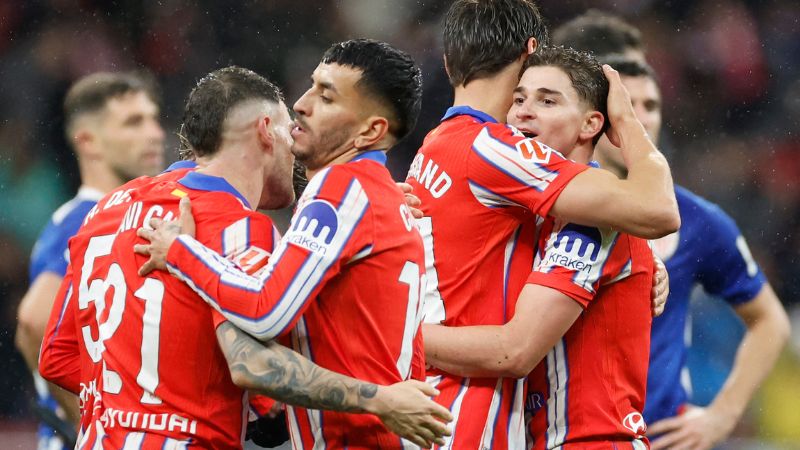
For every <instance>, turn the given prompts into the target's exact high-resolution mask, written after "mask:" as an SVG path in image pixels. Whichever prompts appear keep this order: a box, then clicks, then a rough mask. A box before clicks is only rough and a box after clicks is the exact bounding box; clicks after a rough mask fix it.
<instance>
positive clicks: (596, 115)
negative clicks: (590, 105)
mask: <svg viewBox="0 0 800 450" xmlns="http://www.w3.org/2000/svg"><path fill="white" fill-rule="evenodd" d="M604 123H605V118H604V117H603V113H601V112H600V111H589V112H587V113H586V115H585V116H584V118H583V123H582V124H581V134H580V138H581V140H586V141H590V140H592V139H593V138H594V137H595V136H597V134H599V133H600V131H601V130H602V129H603V124H604Z"/></svg>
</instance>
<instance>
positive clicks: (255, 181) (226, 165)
mask: <svg viewBox="0 0 800 450" xmlns="http://www.w3.org/2000/svg"><path fill="white" fill-rule="evenodd" d="M218 152H219V154H218V155H216V157H214V158H211V159H209V160H208V162H207V163H206V164H205V166H204V167H200V168H199V169H197V172H199V173H203V174H206V175H211V176H214V177H220V178H224V179H225V181H227V182H228V184H230V185H231V186H233V188H234V189H236V191H237V192H239V193H240V194H242V196H243V197H244V198H245V199H247V202H248V203H249V204H250V206H251V208H253V209H255V208H257V207H258V204H259V202H260V200H261V194H262V191H263V189H264V172H263V170H264V169H263V165H262V164H258V163H255V162H251V161H249V160H248V159H247V158H246V157H245V158H242V157H237V156H241V155H237V154H235V153H233V152H225V153H223V149H220V150H218Z"/></svg>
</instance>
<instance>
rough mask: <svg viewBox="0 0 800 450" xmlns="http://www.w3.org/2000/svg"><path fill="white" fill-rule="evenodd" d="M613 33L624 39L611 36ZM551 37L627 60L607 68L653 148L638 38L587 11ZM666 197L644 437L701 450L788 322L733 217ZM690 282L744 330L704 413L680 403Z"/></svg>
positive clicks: (616, 164)
mask: <svg viewBox="0 0 800 450" xmlns="http://www.w3.org/2000/svg"><path fill="white" fill-rule="evenodd" d="M614 35H617V36H627V38H625V39H618V38H612V37H611V36H614ZM555 36H556V39H558V38H559V36H563V40H559V43H561V44H565V45H571V46H576V48H580V49H583V50H588V51H597V52H599V51H611V52H613V53H617V54H624V55H628V56H629V58H628V59H627V60H626V59H625V58H621V59H620V58H614V59H613V60H609V62H610V63H611V64H612V65H613V66H614V67H615V68H617V69H618V70H619V71H620V74H621V79H622V82H623V84H625V87H626V88H627V89H628V92H629V93H630V95H631V100H632V102H633V106H634V110H635V111H636V115H637V117H639V120H641V122H642V124H643V125H644V126H645V129H646V130H647V132H648V133H649V134H650V136H651V137H652V138H653V139H654V140H655V141H657V140H658V136H659V132H660V130H661V103H662V102H661V93H660V89H659V87H658V83H657V81H656V78H655V75H654V73H653V71H652V69H651V68H650V67H649V66H648V65H647V64H646V63H644V62H643V60H644V56H643V55H644V48H643V45H642V43H641V40H640V37H639V31H638V30H637V29H636V28H634V27H633V26H631V25H629V24H627V23H625V22H624V21H622V20H621V19H619V18H616V17H613V16H608V15H601V14H598V13H593V14H591V15H586V16H580V17H578V18H576V19H573V20H572V21H570V22H568V23H566V24H564V25H563V26H562V27H560V28H559V30H558V31H556V32H555ZM611 41H615V42H621V43H624V45H619V46H618V47H616V48H613V49H607V48H596V47H595V44H594V43H597V42H611ZM637 54H639V55H641V56H636V55H637ZM630 56H632V57H633V58H630ZM596 156H597V159H598V161H600V164H601V165H602V167H604V168H606V169H608V170H610V171H612V172H613V173H615V174H617V175H618V176H620V177H625V176H626V174H627V171H626V170H625V166H624V164H623V162H622V161H621V159H620V158H619V156H618V152H617V151H616V150H615V149H614V148H613V147H611V146H610V145H609V144H608V142H605V141H604V140H601V141H600V143H599V144H598V146H597V151H596ZM675 195H676V197H677V199H678V208H679V210H680V213H681V218H682V220H681V223H682V224H681V227H680V229H679V230H678V231H677V232H675V233H674V234H670V235H668V236H666V237H664V238H662V239H659V240H658V241H656V243H655V251H656V253H657V254H658V255H659V256H660V257H661V258H662V259H663V260H664V263H665V264H666V266H667V270H668V271H669V273H670V294H669V299H668V301H667V306H666V309H665V312H664V314H663V315H662V316H661V317H658V318H656V319H655V320H654V321H653V330H652V335H651V352H650V368H649V376H648V384H647V402H646V403H645V410H644V417H645V420H646V421H647V423H648V424H649V426H648V435H650V436H651V437H652V436H655V437H656V438H657V439H655V440H654V441H653V444H652V448H653V449H666V448H670V449H671V448H676V449H680V448H691V449H701V450H707V449H710V448H712V447H714V446H715V445H717V444H718V443H720V442H722V441H723V440H724V439H725V438H727V436H728V435H729V434H730V432H731V431H732V430H733V428H734V426H735V425H736V423H737V422H738V421H739V419H740V418H741V416H742V414H743V413H744V410H745V408H746V406H747V403H748V402H749V401H750V399H751V398H752V396H753V394H754V393H755V390H756V389H757V388H758V386H759V385H760V384H761V382H762V381H763V380H764V378H765V377H766V376H767V374H768V373H769V371H770V370H771V369H772V367H773V366H774V364H775V361H776V359H777V357H778V355H779V354H780V351H781V349H782V348H783V346H784V344H785V342H786V340H787V338H788V335H789V321H788V319H787V316H786V313H785V311H784V309H783V307H782V305H781V303H780V300H779V299H778V298H777V296H776V295H775V292H774V291H773V289H772V287H771V286H770V285H769V282H768V281H767V280H766V279H765V277H764V275H763V273H762V272H761V270H760V269H759V267H758V265H757V263H756V262H755V261H754V260H753V257H752V255H751V253H750V250H749V249H748V247H747V244H746V242H745V239H744V237H742V235H741V232H740V231H739V229H738V228H737V226H736V223H735V222H734V221H733V219H732V218H731V217H730V216H728V215H727V214H726V213H725V212H724V211H722V210H721V209H720V208H719V207H718V206H717V205H715V204H713V203H711V202H709V201H708V200H705V199H703V198H701V197H699V196H697V195H696V194H694V193H692V192H690V191H688V190H687V189H685V188H683V187H680V186H676V188H675ZM697 284H700V285H701V286H702V287H703V289H704V290H705V291H706V292H707V293H709V294H711V295H715V296H719V297H721V298H722V299H723V300H725V301H726V302H727V303H728V304H730V305H731V307H732V308H734V311H735V312H736V314H737V315H739V317H740V318H741V319H742V320H743V322H744V324H745V326H746V327H747V331H746V333H745V337H744V339H743V340H742V342H741V344H740V345H739V350H738V353H737V355H736V360H735V362H734V366H733V370H732V371H731V374H730V376H729V377H728V379H727V381H726V383H725V385H724V386H723V388H722V390H721V391H720V392H719V393H718V394H717V396H716V397H715V399H714V400H713V401H712V402H711V404H710V405H709V406H708V407H705V408H702V407H697V406H693V405H691V404H690V403H689V402H690V400H691V399H690V396H689V394H688V392H687V387H686V383H685V381H688V372H687V371H686V368H685V362H686V352H687V348H686V343H685V341H684V330H685V329H686V327H687V320H686V319H687V315H688V311H689V299H690V296H691V292H692V291H693V289H694V287H695V286H696V285H697ZM659 435H660V437H659Z"/></svg>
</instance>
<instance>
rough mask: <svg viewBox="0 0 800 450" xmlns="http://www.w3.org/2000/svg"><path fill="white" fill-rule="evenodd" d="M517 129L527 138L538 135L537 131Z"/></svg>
mask: <svg viewBox="0 0 800 450" xmlns="http://www.w3.org/2000/svg"><path fill="white" fill-rule="evenodd" d="M519 131H520V132H521V133H522V135H523V136H525V137H526V138H528V139H534V138H535V137H536V136H539V133H534V132H533V131H530V130H521V129H520V130H519Z"/></svg>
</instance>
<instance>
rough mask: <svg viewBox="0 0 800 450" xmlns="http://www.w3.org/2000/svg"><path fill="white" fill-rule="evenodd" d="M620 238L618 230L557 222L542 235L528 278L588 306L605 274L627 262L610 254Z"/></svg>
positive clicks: (584, 306) (617, 269) (616, 269)
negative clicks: (608, 230)
mask: <svg viewBox="0 0 800 450" xmlns="http://www.w3.org/2000/svg"><path fill="white" fill-rule="evenodd" d="M618 238H619V234H618V233H613V232H606V233H603V232H602V231H601V230H599V229H597V228H594V227H587V226H581V225H575V224H565V225H563V226H556V227H554V228H553V230H552V232H550V233H549V234H547V235H545V236H543V237H542V238H540V242H539V246H540V251H539V253H538V255H537V258H536V264H535V267H534V270H533V272H532V273H531V274H530V276H529V277H528V281H527V282H528V283H530V284H537V285H540V286H547V287H549V288H552V289H555V290H557V291H560V292H561V293H563V294H564V295H567V296H569V297H570V298H572V299H573V300H575V301H576V302H578V303H579V304H580V305H581V307H583V308H586V307H587V306H588V305H589V302H591V300H592V299H593V298H594V297H595V294H596V293H597V289H598V287H599V286H600V283H601V282H602V280H603V278H604V276H606V274H608V273H614V272H619V271H620V270H621V269H622V267H620V266H623V265H624V264H620V263H616V259H612V257H611V256H612V250H613V249H614V247H615V245H616V243H617V240H618ZM606 277H607V276H606Z"/></svg>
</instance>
